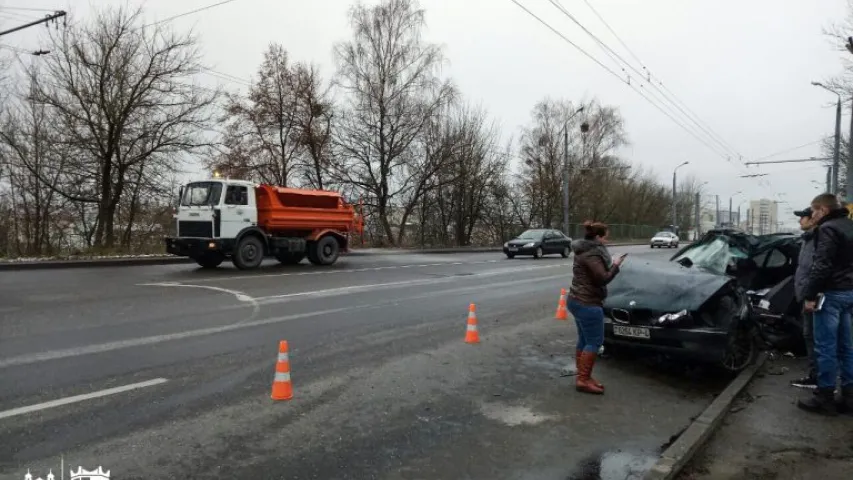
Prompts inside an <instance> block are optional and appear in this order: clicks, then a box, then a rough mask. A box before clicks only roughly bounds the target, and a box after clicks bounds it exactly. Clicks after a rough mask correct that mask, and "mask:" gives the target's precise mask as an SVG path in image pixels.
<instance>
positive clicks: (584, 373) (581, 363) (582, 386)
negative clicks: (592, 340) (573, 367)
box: [575, 352, 604, 395]
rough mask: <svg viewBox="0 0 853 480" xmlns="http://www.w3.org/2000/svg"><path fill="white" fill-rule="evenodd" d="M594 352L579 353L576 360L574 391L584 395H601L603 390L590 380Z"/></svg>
mask: <svg viewBox="0 0 853 480" xmlns="http://www.w3.org/2000/svg"><path fill="white" fill-rule="evenodd" d="M595 357H596V353H595V352H581V355H580V357H579V358H578V375H577V377H576V378H575V390H577V391H579V392H584V393H592V394H595V395H601V394H603V393H604V388H603V387H599V386H598V385H596V384H595V383H594V382H593V380H592V369H593V367H594V366H595Z"/></svg>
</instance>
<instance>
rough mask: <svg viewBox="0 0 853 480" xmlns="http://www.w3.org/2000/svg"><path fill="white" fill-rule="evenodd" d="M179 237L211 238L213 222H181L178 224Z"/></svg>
mask: <svg viewBox="0 0 853 480" xmlns="http://www.w3.org/2000/svg"><path fill="white" fill-rule="evenodd" d="M178 236H179V237H202V238H212V237H213V222H204V221H198V220H181V221H179V222H178Z"/></svg>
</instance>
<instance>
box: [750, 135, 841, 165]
mask: <svg viewBox="0 0 853 480" xmlns="http://www.w3.org/2000/svg"><path fill="white" fill-rule="evenodd" d="M824 140H826V138H821V139H820V140H815V141H813V142H809V143H804V144H802V145H797V146H796V147H791V148H787V149H785V150H780V151H778V152H776V153H771V154H770V155H765V156H763V157H759V158H756V159H755V160H753V162H758V161H760V160H766V159H768V158H773V157H775V156H777V155H782V154H783V153H790V152H793V151H795V150H799V149H801V148H805V147H810V146H812V145H817V144H818V143H822V142H823V141H824ZM750 163H751V162H750Z"/></svg>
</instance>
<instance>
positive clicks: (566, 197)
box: [563, 122, 572, 237]
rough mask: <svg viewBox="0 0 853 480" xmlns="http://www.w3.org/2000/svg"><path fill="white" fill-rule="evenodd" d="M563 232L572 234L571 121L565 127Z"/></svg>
mask: <svg viewBox="0 0 853 480" xmlns="http://www.w3.org/2000/svg"><path fill="white" fill-rule="evenodd" d="M563 130H564V132H563V135H564V136H563V233H564V234H565V235H568V236H570V237H571V236H572V233H571V232H570V231H569V123H568V122H566V126H565V128H563Z"/></svg>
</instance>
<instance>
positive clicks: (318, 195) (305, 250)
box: [166, 179, 364, 270]
mask: <svg viewBox="0 0 853 480" xmlns="http://www.w3.org/2000/svg"><path fill="white" fill-rule="evenodd" d="M175 218H176V220H177V235H176V236H174V237H169V238H166V251H167V252H169V253H170V254H172V255H179V256H184V257H190V258H192V259H193V260H195V261H196V262H197V263H198V264H199V265H201V266H202V267H204V268H216V267H218V266H219V265H220V264H221V263H222V262H223V261H224V260H225V259H226V258H230V259H231V261H232V262H233V263H234V265H235V266H236V267H237V268H239V269H241V270H247V269H252V268H256V267H258V266H259V265H260V264H261V262H262V261H263V259H264V257H275V258H276V259H278V261H279V262H281V263H285V264H296V263H299V262H301V261H302V260H303V259H304V258H305V257H308V260H309V261H310V262H311V263H313V264H315V265H331V264H333V263H335V261H336V260H337V259H338V255H339V254H340V253H341V252H342V251H343V252H346V251H347V250H348V248H349V245H350V239H351V238H352V235H353V234H354V233H358V234H361V233H362V232H363V229H364V223H363V216H362V214H361V212H357V211H356V208H355V207H354V206H353V205H350V204H348V203H347V202H345V201H344V199H343V197H342V196H341V194H340V193H337V192H330V191H325V190H305V189H298V188H283V187H276V186H272V185H256V184H254V183H251V182H247V181H243V180H230V179H229V180H222V179H214V180H207V181H202V182H193V183H189V184H187V185H184V186H183V187H181V193H180V203H179V206H178V209H177V213H176V214H175Z"/></svg>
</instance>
